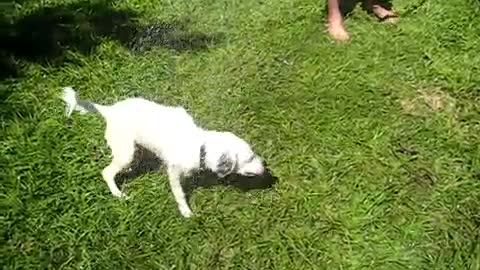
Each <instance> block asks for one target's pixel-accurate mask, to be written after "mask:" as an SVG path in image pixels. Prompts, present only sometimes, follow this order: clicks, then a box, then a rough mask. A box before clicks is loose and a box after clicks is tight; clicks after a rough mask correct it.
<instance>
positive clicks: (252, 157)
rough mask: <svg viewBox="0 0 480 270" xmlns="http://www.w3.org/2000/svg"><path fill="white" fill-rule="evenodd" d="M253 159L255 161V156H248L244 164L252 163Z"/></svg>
mask: <svg viewBox="0 0 480 270" xmlns="http://www.w3.org/2000/svg"><path fill="white" fill-rule="evenodd" d="M254 159H255V156H250V157H249V158H247V160H246V162H247V163H249V162H252V161H253V160H254Z"/></svg>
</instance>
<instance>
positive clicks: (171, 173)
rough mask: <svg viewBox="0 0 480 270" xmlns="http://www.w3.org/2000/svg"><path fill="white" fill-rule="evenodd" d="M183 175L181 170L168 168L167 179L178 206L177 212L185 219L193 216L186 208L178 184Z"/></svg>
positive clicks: (183, 196)
mask: <svg viewBox="0 0 480 270" xmlns="http://www.w3.org/2000/svg"><path fill="white" fill-rule="evenodd" d="M182 175H183V172H182V170H180V169H178V167H176V166H172V165H171V166H169V167H168V178H169V180H170V188H171V189H172V193H173V196H174V197H175V201H176V202H177V205H178V210H180V213H182V215H183V216H184V217H186V218H188V217H191V216H192V215H193V213H192V210H190V207H189V206H188V203H187V199H186V198H185V193H184V192H183V188H182V185H181V183H180V180H181V177H182Z"/></svg>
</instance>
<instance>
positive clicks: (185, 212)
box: [180, 207, 193, 218]
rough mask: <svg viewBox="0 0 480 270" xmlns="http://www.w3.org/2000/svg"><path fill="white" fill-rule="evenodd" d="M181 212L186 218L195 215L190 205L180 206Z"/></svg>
mask: <svg viewBox="0 0 480 270" xmlns="http://www.w3.org/2000/svg"><path fill="white" fill-rule="evenodd" d="M180 213H181V214H182V216H183V217H185V218H189V217H192V216H193V212H192V210H190V208H188V207H181V208H180Z"/></svg>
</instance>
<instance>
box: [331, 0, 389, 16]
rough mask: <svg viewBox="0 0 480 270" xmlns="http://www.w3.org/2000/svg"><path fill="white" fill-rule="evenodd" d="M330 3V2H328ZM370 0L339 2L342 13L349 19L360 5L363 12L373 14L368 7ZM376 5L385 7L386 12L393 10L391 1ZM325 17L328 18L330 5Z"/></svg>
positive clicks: (379, 2) (380, 0) (383, 0)
mask: <svg viewBox="0 0 480 270" xmlns="http://www.w3.org/2000/svg"><path fill="white" fill-rule="evenodd" d="M327 1H328V0H327ZM368 1H369V0H339V3H340V12H341V13H342V15H343V17H344V18H347V17H349V16H350V15H351V14H352V12H353V10H354V9H355V8H356V7H357V6H358V5H360V6H361V7H362V9H363V10H365V11H367V12H368V13H369V14H373V12H372V9H371V7H369V5H367V2H368ZM374 3H375V4H376V5H379V6H381V7H383V8H384V9H386V10H390V11H391V10H392V7H393V6H392V1H391V0H378V1H374ZM324 15H325V16H328V4H327V5H325V9H324Z"/></svg>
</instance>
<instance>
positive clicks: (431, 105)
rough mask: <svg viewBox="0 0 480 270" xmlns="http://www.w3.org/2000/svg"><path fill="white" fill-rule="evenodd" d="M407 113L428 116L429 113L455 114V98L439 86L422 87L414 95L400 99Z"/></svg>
mask: <svg viewBox="0 0 480 270" xmlns="http://www.w3.org/2000/svg"><path fill="white" fill-rule="evenodd" d="M400 104H401V106H402V109H403V111H404V112H405V113H407V114H411V115H417V116H426V115H427V114H429V113H442V112H443V113H447V114H450V115H454V114H455V99H454V98H453V97H451V96H450V95H448V94H447V93H445V92H444V91H442V90H440V89H438V88H428V89H421V90H418V91H417V92H416V93H415V96H414V97H408V98H404V99H403V100H401V101H400Z"/></svg>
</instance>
